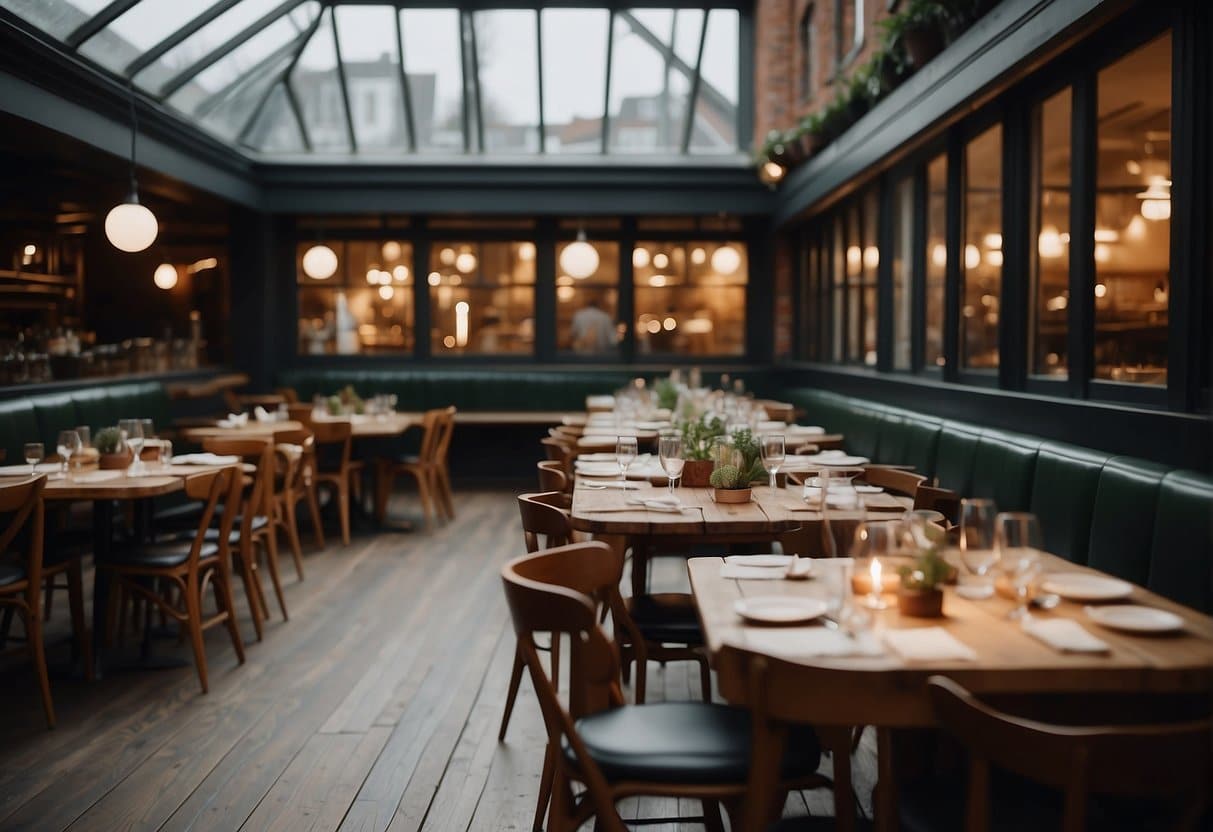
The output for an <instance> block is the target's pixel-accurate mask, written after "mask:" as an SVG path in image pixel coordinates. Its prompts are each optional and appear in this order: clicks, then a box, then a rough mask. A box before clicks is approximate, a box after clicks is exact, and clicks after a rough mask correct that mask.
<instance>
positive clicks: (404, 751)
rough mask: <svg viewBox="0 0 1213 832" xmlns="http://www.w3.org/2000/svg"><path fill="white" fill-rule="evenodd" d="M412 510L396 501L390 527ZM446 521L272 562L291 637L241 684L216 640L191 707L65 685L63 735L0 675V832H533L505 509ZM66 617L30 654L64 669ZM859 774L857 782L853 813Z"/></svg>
mask: <svg viewBox="0 0 1213 832" xmlns="http://www.w3.org/2000/svg"><path fill="white" fill-rule="evenodd" d="M410 505H411V501H409V500H408V497H407V495H402V496H401V497H399V498H398V500H397V503H396V505H395V508H396V510H398V511H399V512H400V513H402V514H407V512H408V511H409V507H410ZM457 511H458V521H457V522H456V523H455V524H452V525H449V526H445V527H439V528H437V529H435V530H434V531H432V532H415V533H412V534H400V533H386V534H381V535H376V536H369V535H368V536H363V537H356V538H355V539H354V541H353V543H352V545H350V546H348V547H341V546H340V545H332V544H330V547H329V549H328V550H327V551H325V552H309V553H307V555H306V557H305V564H306V570H307V579H306V580H305V581H302V582H299V581H297V580H296V579H295V578H294V573H293V569H292V567H291V566H290V565H289V564H290V561H289V557H287V559H286V560H284V562H283V566H284V569H285V570H286V575H287V576H288V581H287V583H288V585H287V588H286V593H287V603H288V606H289V611H290V614H291V620H290V621H289V622H283V621H282V620H281V619H280V618H279V617H275V618H274V619H273V620H272V621H271V622H270V623H269V625H268V629H267V631H266V635H265V641H264V642H262V643H256V642H252V641H251V639H252V625H251V622H250V621H249V620H248V618H247V617H243V618H242V619H241V622H240V623H241V628H242V632H243V634H244V637H245V639H246V640H247V641H249V642H250V643H248V645H247V650H248V661H247V662H246V664H244V665H243V666H238V665H237V664H236V661H235V656H234V654H233V652H232V649H231V645H230V643H228V641H227V637H226V635H225V634H224V633H223V631H222V628H218V629H216V630H212V631H211V632H210V633H209V634H208V646H207V653H208V657H209V659H210V670H211V677H210V681H211V691H210V693H209V694H207V695H202V694H200V692H199V688H198V683H197V677H196V676H195V673H194V670H193V667H192V666H185V667H181V668H176V669H171V670H157V671H146V670H144V671H133V670H132V671H117V672H114V673H111V674H108V675H107V677H106V678H105V679H103V680H100V681H97V682H94V683H91V684H86V683H84V682H83V681H78V680H73V679H72V678H70V676H68V675H61V676H60V677H59V678H56V679H54V680H52V688H53V693H54V696H55V704H56V708H57V710H58V715H59V726H58V727H57V728H56V729H55V730H53V731H47V730H46V729H45V723H44V721H43V719H42V713H41V708H40V706H39V704H38V699H37V694H36V686H35V684H34V682H33V678H32V676H31V674H30V672H29V668H28V665H26V664H23V663H21V661H19V660H18V661H8V662H6V663H5V664H4V665H3V667H2V668H0V829H37V830H42V829H46V830H60V829H71V830H107V832H108V831H109V830H126V829H170V830H179V829H196V830H225V832H227V831H228V830H237V829H241V830H263V829H280V830H291V831H292V832H299V831H301V830H338V829H340V830H389V829H390V830H393V832H396V830H417V829H427V830H522V831H523V832H525V830H529V829H530V828H531V827H530V824H531V818H532V814H533V812H534V803H535V795H536V793H537V789H538V779H539V768H540V763H541V761H542V747H543V743H544V735H543V727H542V723H541V720H540V718H539V709H538V704H537V702H536V700H535V697H534V694H533V692H532V691H531V688H530V684H529V682H524V683H523V689H522V693H521V695H520V696H519V700H518V704H517V706H516V709H515V711H514V718H513V722H512V724H511V726H510V732H509V736H508V737H507V741H506V743H504V744H499V743H498V742H497V728H498V724H499V720H500V718H501V708H502V703H503V702H504V699H505V689H506V685H507V683H508V679H509V671H510V662H511V659H512V656H513V649H514V638H513V633H512V630H511V629H510V626H509V622H508V615H507V612H506V609H505V603H504V597H503V594H502V591H501V581H500V577H499V567H500V565H501V564H502V563H503V562H504V561H505V560H507V559H508V558H510V557H513V556H514V555H516V554H518V553H520V552H521V551H522V546H521V540H522V537H521V530H520V527H519V525H518V511H517V507H516V503H515V500H514V498H513V495H512V493H510V492H508V491H504V490H502V491H492V492H489V491H481V492H474V493H463V494H460V495H458V497H457ZM90 585H91V584H90ZM654 585H655V586H660V587H677V586H682V587H685V586H686V580H685V567H684V566H683V565H682V564H681V562H680V561H678V560H675V559H664V560H659V561H658V562H657V565H656V572H655V574H654ZM64 601H66V599H65V598H60V599H59V603H57V604H56V605H55V610H54V619H53V621H52V624H51V625H50V630H49V634H48V639H50V640H52V641H54V642H59V643H58V644H57V645H56V647H55V648H54V649H53V650H52V652H51V657H52V662H53V663H54V662H58V663H59V664H60V665H62V666H64V667H66V664H67V662H68V653H67V647H66V644H65V643H63V642H64V640H65V639H66V634H67V618H66V603H63V602H64ZM272 603H273V602H272V601H271V604H272ZM132 651H133V647H132ZM155 653H156V654H157V655H159V656H176V657H181V658H188V656H189V653H188V649H187V648H184V647H182V646H180V645H178V644H177V643H176V641H175V640H158V641H157V642H156V643H155ZM689 670H691V668H690V666H689V665H687V664H685V663H684V664H681V665H679V664H673V665H670V666H669V667H668V668H665V669H660V668H657V667H656V666H654V669H653V670H652V671H651V672H650V683H649V685H650V697H651V698H652V700H653V701H658V700H660V699H661V698H669V699H697V698H698V697H699V691H698V682H697V681H696V679H697V674H695V673H689V672H688V671H689ZM65 674H66V671H65ZM865 745H866V744H865ZM867 756H870V755H866V752H865V754H861V758H860V759H859V760H858V761H857V765H856V769H857V771H856V777H857V781H858V782H859V783H860V785H861V788H860V793H861V794H866V792H867V791H868V790H869V788H870V772H871V768H872V766H871V761H870V759H867ZM826 765H827V767H828V763H827V764H826ZM806 799H807V801H808V807H807V808H811V809H812V810H813V811H814V813H817V814H823V813H829V812H830V811H831V810H830V806H831V801H830V799H829V797H828V795H825V794H823V793H821V792H815V793H811V794H809V795H807V796H801V795H793V796H792V798H790V799H789V807H790V808H791V809H795V810H796V811H797V812H798V813H803V812H804V811H805V810H806ZM620 808H621V811H622V813H623V815H624V817H625V818H662V817H690V816H695V815H698V814H700V810H699V806H698V804H697V803H696V802H694V801H681V804H680V801H678V800H631V801H628V802H627V803H626V804H624V805H621V807H620ZM644 828H646V829H649V828H653V829H669V830H673V829H683V828H686V829H699V828H702V827H701V826H698V825H695V824H689V823H670V824H661V825H657V826H645V827H644Z"/></svg>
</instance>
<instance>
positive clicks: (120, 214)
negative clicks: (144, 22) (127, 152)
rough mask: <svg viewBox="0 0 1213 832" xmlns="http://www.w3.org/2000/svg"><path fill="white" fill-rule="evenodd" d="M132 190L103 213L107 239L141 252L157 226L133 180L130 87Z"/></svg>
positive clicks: (135, 130)
mask: <svg viewBox="0 0 1213 832" xmlns="http://www.w3.org/2000/svg"><path fill="white" fill-rule="evenodd" d="M130 93H131V99H130V100H131V158H130V164H131V190H130V193H129V194H128V195H127V197H126V201H125V202H123V203H121V204H119V205H115V206H114V207H113V208H111V209H110V212H109V213H108V214H106V215H105V236H106V239H108V240H109V241H110V243H111V244H112V245H113V246H114V248H116V249H119V250H120V251H127V252H131V253H134V252H137V251H144V250H145V249H147V248H148V247H149V246H150V245H151V244H152V243H154V242H156V234H157V233H159V231H160V227H159V225H158V224H157V223H156V215H155V214H153V213H152V212H151V211H150V210H148V208H147V206H145V205H141V204H140V203H139V186H138V184H137V183H136V181H135V137H136V136H137V135H138V133H139V122H138V118H137V116H136V114H135V88H134V86H132V87H131V90H130Z"/></svg>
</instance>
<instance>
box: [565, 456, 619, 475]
mask: <svg viewBox="0 0 1213 832" xmlns="http://www.w3.org/2000/svg"><path fill="white" fill-rule="evenodd" d="M573 470H574V471H576V472H577V473H578V474H584V475H585V476H587V477H617V476H619V464H618V463H615V462H581V461H580V460H578V461H577V462H576V463H574V465H573Z"/></svg>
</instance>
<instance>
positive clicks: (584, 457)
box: [577, 453, 617, 462]
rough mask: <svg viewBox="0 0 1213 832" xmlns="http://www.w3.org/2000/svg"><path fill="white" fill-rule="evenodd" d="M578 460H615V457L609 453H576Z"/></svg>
mask: <svg viewBox="0 0 1213 832" xmlns="http://www.w3.org/2000/svg"><path fill="white" fill-rule="evenodd" d="M577 461H578V462H615V461H617V457H616V456H615V454H610V453H596V454H578V455H577Z"/></svg>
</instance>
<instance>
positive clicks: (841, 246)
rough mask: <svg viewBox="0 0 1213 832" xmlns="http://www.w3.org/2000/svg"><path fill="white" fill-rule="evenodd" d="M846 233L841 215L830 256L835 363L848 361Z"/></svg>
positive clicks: (832, 353) (835, 226)
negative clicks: (846, 348)
mask: <svg viewBox="0 0 1213 832" xmlns="http://www.w3.org/2000/svg"><path fill="white" fill-rule="evenodd" d="M845 233H846V232H845V230H844V223H843V221H842V216H841V215H840V216H838V217H836V218H835V219H834V234H833V241H832V244H831V245H832V249H831V256H830V269H831V273H832V275H833V281H832V282H833V288H832V289H831V292H830V294H831V296H832V300H833V307H834V312H833V314H832V315H831V316H830V333H831V339H830V343H831V346H830V358H832V359H833V360H834V361H845V360H846V350H845V349H844V346H845V341H844V340H843V339H844V338H845V337H846V331H847V321H846V309H847V294H846V293H847V262H846V260H847V255H846V240H845V239H844V238H843V235H844V234H845Z"/></svg>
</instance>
